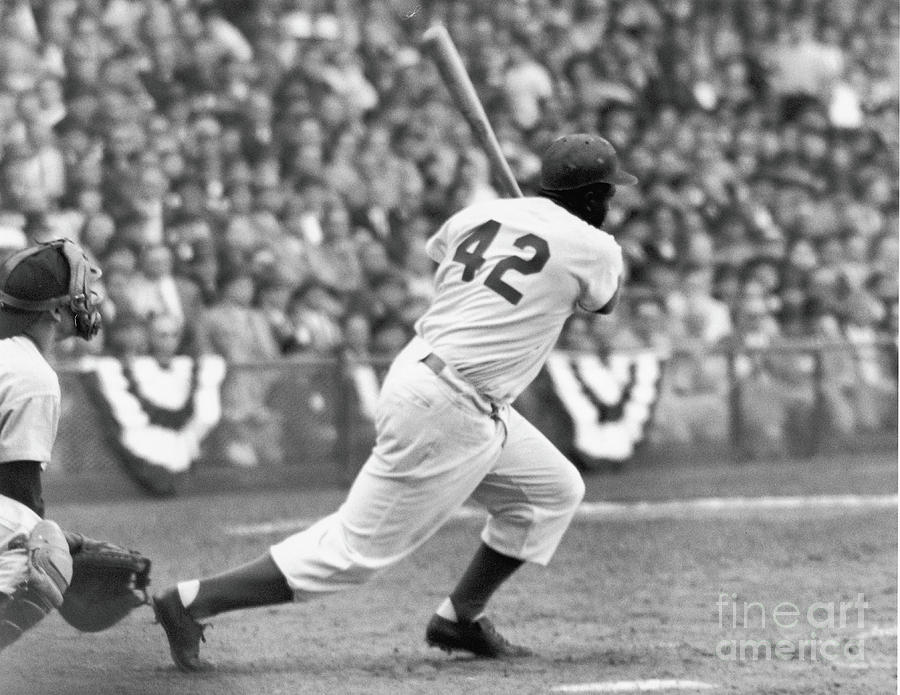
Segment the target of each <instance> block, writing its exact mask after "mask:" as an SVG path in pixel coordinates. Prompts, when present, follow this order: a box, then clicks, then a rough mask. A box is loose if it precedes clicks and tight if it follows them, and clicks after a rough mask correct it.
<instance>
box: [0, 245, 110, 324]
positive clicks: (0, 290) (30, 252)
mask: <svg viewBox="0 0 900 695" xmlns="http://www.w3.org/2000/svg"><path fill="white" fill-rule="evenodd" d="M48 248H50V249H57V250H58V251H59V253H60V254H62V256H63V257H64V258H65V260H66V263H67V264H68V269H69V287H68V291H67V292H65V294H59V295H57V296H54V297H47V298H40V299H28V298H23V297H16V296H13V295H12V294H10V293H9V292H8V291H7V290H8V289H9V288H8V286H7V282H8V280H9V278H10V275H11V274H12V273H13V271H14V270H15V269H16V268H18V267H19V266H20V265H21V264H22V263H23V262H24V261H26V260H27V259H34V257H35V256H36V255H37V254H40V253H42V252H45V251H46V250H47V249H48ZM100 275H101V272H100V269H99V268H97V267H96V266H94V265H92V264H91V262H90V260H88V258H87V256H86V255H85V254H84V251H82V250H81V247H79V246H78V245H77V244H76V243H75V242H73V241H70V240H69V239H54V240H53V241H47V242H44V243H41V244H38V245H37V246H32V247H30V248H27V249H23V250H22V251H19V252H17V253H14V254H13V255H12V256H10V257H9V258H7V259H6V261H4V263H3V265H2V266H0V308H2V307H11V308H13V309H19V310H21V311H34V312H40V311H53V310H54V309H56V308H59V307H63V306H68V307H69V309H71V311H72V314H73V315H74V317H75V332H76V334H77V335H78V336H79V337H80V338H84V339H85V340H90V339H91V338H93V337H94V336H95V335H97V333H98V332H99V331H100V326H101V324H102V317H101V316H100V311H99V310H98V308H97V307H98V305H99V304H100V301H101V300H102V297H101V296H100V294H99V293H98V292H97V291H96V290H95V289H92V288H91V281H92V280H95V279H98V278H99V277H100Z"/></svg>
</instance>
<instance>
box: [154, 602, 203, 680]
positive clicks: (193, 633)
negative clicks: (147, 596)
mask: <svg viewBox="0 0 900 695" xmlns="http://www.w3.org/2000/svg"><path fill="white" fill-rule="evenodd" d="M151 604H152V605H153V612H154V613H155V614H156V622H158V623H159V624H160V625H162V628H163V630H165V631H166V637H167V638H168V640H169V650H170V651H171V653H172V661H174V662H175V665H176V666H177V667H178V668H179V669H181V670H182V671H184V672H185V673H191V672H193V671H204V670H207V669H209V668H210V664H209V663H208V662H206V661H201V660H200V642H205V641H206V637H204V636H203V631H204V630H205V629H206V625H201V624H200V623H198V622H197V621H196V620H194V619H193V618H192V617H191V614H190V613H188V612H187V609H186V608H185V607H184V606H183V605H181V598H180V597H179V596H178V590H177V589H169V590H168V591H165V592H163V593H161V594H157V595H156V596H154V597H153V598H152V599H151Z"/></svg>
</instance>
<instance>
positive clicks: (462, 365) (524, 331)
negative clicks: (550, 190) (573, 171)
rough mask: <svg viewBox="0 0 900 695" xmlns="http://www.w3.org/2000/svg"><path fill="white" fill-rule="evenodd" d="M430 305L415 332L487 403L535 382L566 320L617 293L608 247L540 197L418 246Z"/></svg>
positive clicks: (453, 221)
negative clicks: (430, 275)
mask: <svg viewBox="0 0 900 695" xmlns="http://www.w3.org/2000/svg"><path fill="white" fill-rule="evenodd" d="M426 249H427V251H428V253H429V255H430V256H431V258H432V259H434V260H435V261H437V262H438V263H439V264H440V265H439V266H438V269H437V273H436V275H435V297H434V300H433V302H432V304H431V307H430V308H429V309H428V311H427V312H425V314H424V315H423V316H422V317H421V319H420V320H419V321H418V322H417V324H416V332H417V333H418V334H419V335H420V336H421V337H422V338H424V339H425V341H427V342H428V343H429V344H430V345H431V346H432V347H433V348H434V350H435V352H436V353H437V354H438V355H440V356H441V357H442V358H443V359H444V360H445V361H447V362H448V363H449V364H451V365H452V366H453V367H454V368H455V369H456V370H457V371H458V372H459V373H460V374H462V375H463V376H464V377H465V378H466V379H467V380H468V381H469V382H470V383H472V384H473V385H474V386H475V388H476V389H477V390H478V391H479V392H480V393H482V394H483V395H485V396H486V397H488V398H490V399H491V400H493V401H496V402H500V403H503V402H509V401H511V400H513V399H515V397H516V396H518V395H519V394H520V393H521V392H522V391H523V390H524V389H525V387H527V386H528V384H529V383H531V381H532V380H533V379H534V377H535V376H536V375H537V373H538V371H540V368H541V366H542V365H543V364H544V362H545V360H546V358H547V355H548V354H549V352H550V350H551V349H552V348H553V346H554V344H555V343H556V341H557V339H558V337H559V334H560V331H561V330H562V328H563V324H564V323H565V321H566V319H567V318H568V317H569V316H570V315H571V314H572V313H573V312H574V311H575V309H576V307H577V306H580V307H581V308H583V309H586V310H587V311H597V310H598V309H600V308H602V307H603V306H605V305H606V304H607V303H608V302H609V301H610V299H612V297H613V295H614V294H615V292H616V289H617V288H618V285H619V279H620V277H621V275H622V270H623V265H622V251H621V249H620V248H619V245H618V244H617V243H616V241H615V240H614V239H613V238H612V236H610V235H609V234H607V233H606V232H603V231H601V230H599V229H597V228H596V227H593V226H591V225H589V224H587V223H586V222H584V221H582V220H581V219H580V218H578V217H576V216H575V215H573V214H571V213H569V212H568V211H567V210H565V209H564V208H562V207H561V206H559V205H557V204H556V203H554V202H552V201H551V200H549V199H547V198H539V197H534V198H513V199H502V200H491V201H487V202H484V203H479V204H476V205H473V206H470V207H467V208H465V209H463V210H461V211H460V212H458V213H457V214H455V215H454V216H453V217H451V218H450V219H449V220H448V221H447V222H446V223H445V224H444V225H443V226H442V227H441V228H440V229H439V230H438V232H437V233H436V234H435V235H434V236H433V237H432V238H431V239H430V240H429V241H428V245H427V247H426Z"/></svg>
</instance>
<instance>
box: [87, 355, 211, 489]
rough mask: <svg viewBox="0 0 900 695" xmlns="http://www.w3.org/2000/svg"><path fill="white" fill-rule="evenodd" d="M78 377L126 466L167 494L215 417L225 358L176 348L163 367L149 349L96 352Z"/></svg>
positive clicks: (191, 460) (143, 481) (147, 486)
mask: <svg viewBox="0 0 900 695" xmlns="http://www.w3.org/2000/svg"><path fill="white" fill-rule="evenodd" d="M81 378H82V380H83V382H84V385H85V387H86V391H87V393H88V394H89V395H90V396H91V399H92V400H93V402H94V404H95V405H96V406H97V407H98V408H99V410H100V412H101V413H102V415H103V417H102V421H103V422H104V424H105V425H106V429H107V432H106V434H107V436H108V440H109V442H110V444H111V445H112V446H113V448H114V450H115V451H116V453H117V454H118V455H119V458H120V460H121V461H122V464H123V466H124V467H125V469H126V471H127V472H128V473H129V474H130V475H131V476H132V477H133V478H134V479H135V480H136V481H137V482H138V483H139V484H140V485H142V486H143V487H144V488H145V489H146V490H147V491H149V492H151V493H153V494H156V495H172V494H174V493H175V492H176V488H177V481H178V478H179V476H180V475H182V474H184V473H186V472H187V471H188V470H189V469H190V467H191V464H193V463H194V461H196V460H197V459H198V458H199V456H200V451H201V443H202V442H203V439H204V438H205V437H206V435H207V434H208V433H209V432H210V430H211V429H212V428H213V427H215V426H216V424H217V423H218V422H219V420H220V418H221V416H222V406H221V398H220V394H221V386H222V381H223V379H224V378H225V361H224V360H223V359H222V358H221V357H219V356H218V355H203V356H200V357H198V358H193V357H188V356H185V355H179V356H176V357H175V358H174V359H173V360H172V361H171V363H170V364H169V365H168V366H165V367H164V366H162V365H161V364H160V363H159V362H158V361H157V360H155V359H154V358H152V357H149V356H139V357H133V358H130V359H128V360H124V361H123V360H119V359H117V358H115V357H96V358H90V359H89V360H88V361H86V363H85V364H84V365H83V371H82V372H81Z"/></svg>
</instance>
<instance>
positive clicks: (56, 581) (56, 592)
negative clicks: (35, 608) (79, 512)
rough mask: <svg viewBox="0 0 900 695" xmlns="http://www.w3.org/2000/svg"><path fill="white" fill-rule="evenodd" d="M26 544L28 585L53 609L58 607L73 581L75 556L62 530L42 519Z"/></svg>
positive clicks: (51, 522) (53, 523)
mask: <svg viewBox="0 0 900 695" xmlns="http://www.w3.org/2000/svg"><path fill="white" fill-rule="evenodd" d="M25 544H26V545H25V547H26V549H27V551H28V572H29V574H28V586H29V587H30V588H32V589H34V590H35V591H37V592H38V593H40V594H41V595H42V596H44V597H45V598H46V600H47V602H48V603H49V604H50V605H51V607H52V608H59V607H60V606H61V605H62V603H63V594H65V593H66V589H68V588H69V583H70V582H71V581H72V555H71V554H70V553H69V544H68V542H67V541H66V537H65V535H64V534H63V531H62V529H61V528H60V527H59V526H58V525H57V524H56V523H55V522H53V521H49V520H47V519H43V520H41V521H40V522H38V524H37V525H36V526H35V527H34V529H33V530H32V531H31V535H30V536H29V537H28V540H27V541H25Z"/></svg>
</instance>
